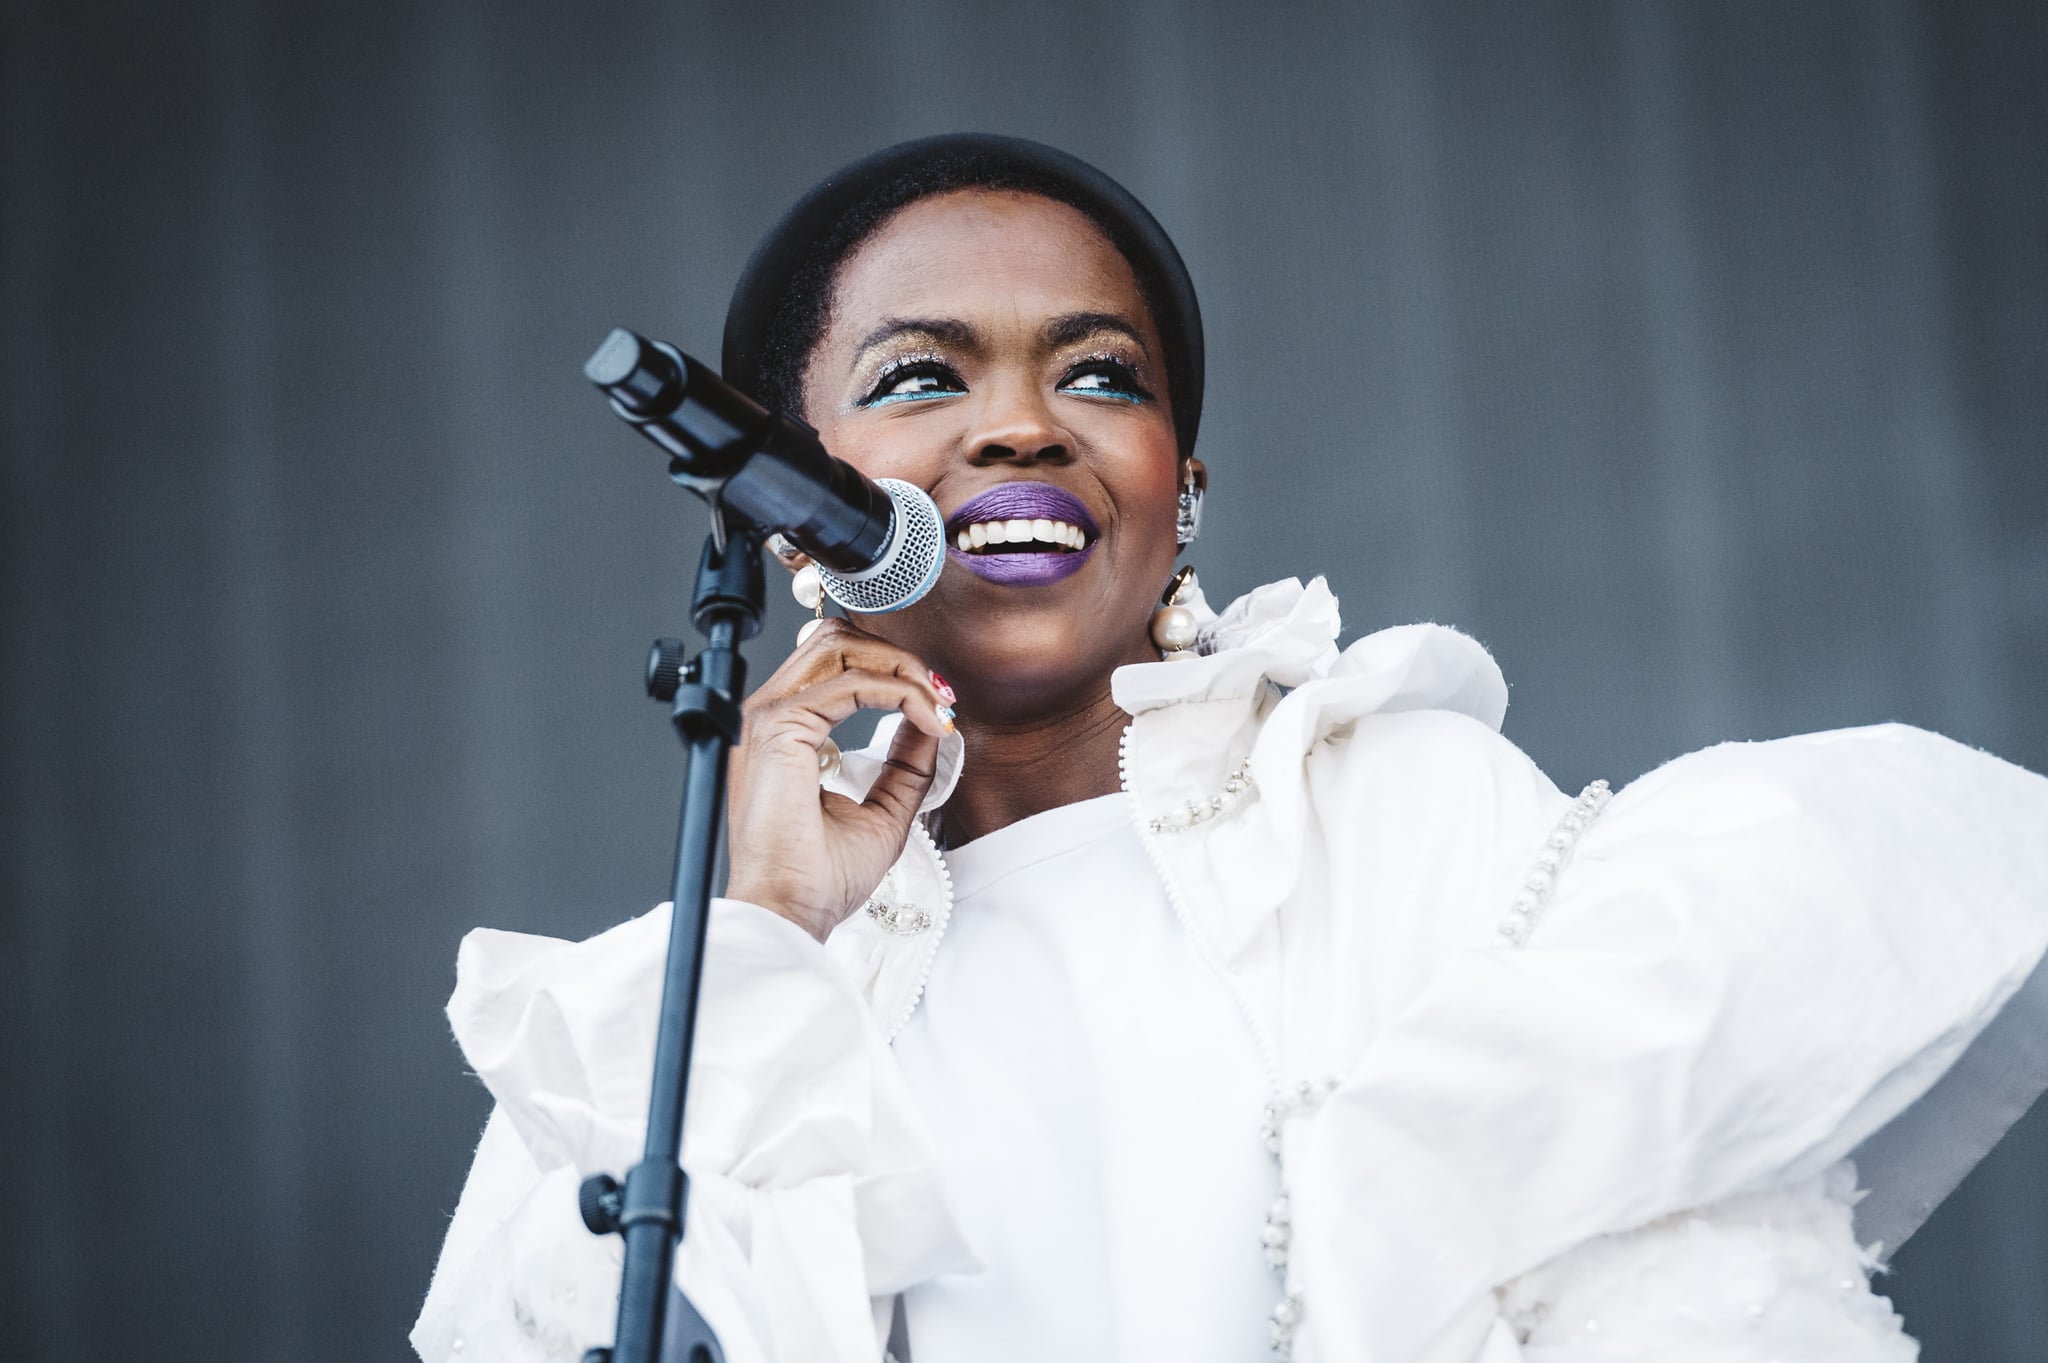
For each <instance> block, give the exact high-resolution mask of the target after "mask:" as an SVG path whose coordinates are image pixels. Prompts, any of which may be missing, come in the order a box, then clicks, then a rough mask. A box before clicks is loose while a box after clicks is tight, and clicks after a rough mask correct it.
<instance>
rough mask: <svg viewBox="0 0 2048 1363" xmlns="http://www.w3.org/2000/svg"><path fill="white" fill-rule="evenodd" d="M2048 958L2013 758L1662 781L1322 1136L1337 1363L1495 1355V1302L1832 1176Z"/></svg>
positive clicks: (1871, 739)
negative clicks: (1521, 943) (1604, 1239)
mask: <svg viewBox="0 0 2048 1363" xmlns="http://www.w3.org/2000/svg"><path fill="white" fill-rule="evenodd" d="M1536 850H1537V848H1535V847H1532V848H1531V849H1530V853H1531V855H1532V857H1533V855H1534V853H1535V851H1536ZM1501 907H1502V908H1504V907H1505V906H1501ZM1487 912H1489V913H1495V912H1497V911H1495V910H1488V911H1487ZM1478 940H1479V934H1477V933H1475V943H1476V942H1477V941H1478ZM2044 945H2048V781H2043V780H2042V779H2041V778H2039V777H2036V776H2033V775H2030V774H2028V773H2026V772H2024V771H2021V770H2020V769H2018V768H2016V767H2012V766H2010V765H2008V764H2006V763H2003V762H2000V761H1998V760H1996V759H1994V758H1991V757H1988V756H1985V755H1984V754H1981V753H1977V752H1974V751H1972V750H1970V749H1967V748H1964V747H1962V746H1960V745H1958V744H1955V743H1951V742H1949V741H1947V740H1945V739H1941V738H1938V737H1935V736H1933V735H1930V734H1926V733H1922V732H1919V731H1917V730H1912V729H1907V728H1903V727H1900V726H1886V727H1882V728H1876V729H1867V730H1854V731H1844V732H1839V733H1832V734H1820V735H1813V736H1809V737H1805V738H1798V739H1787V740H1782V741H1779V742H1774V743H1764V744H1731V745H1725V746H1723V747H1719V748H1714V749H1709V750H1707V751H1705V752H1702V753H1698V754H1694V755H1692V756H1690V757H1686V758H1682V759H1679V760H1678V761H1676V762H1674V763H1672V764H1670V765H1668V766H1666V767H1665V768H1663V769H1661V770H1659V771H1657V772H1655V773H1652V774H1651V775H1650V776H1647V777H1645V778H1643V779H1642V780H1640V781H1638V782H1636V783H1634V784H1633V785H1632V786H1630V787H1629V788H1628V789H1627V790H1624V791H1622V792H1621V793H1620V794H1618V795H1617V796H1616V797H1615V798H1614V800H1613V801H1612V803H1611V804H1610V806H1609V807H1608V809H1607V810H1606V811H1605V813H1603V814H1602V815H1601V816H1600V818H1599V819H1598V820H1597V821H1595V822H1594V824H1593V825H1592V827H1591V828H1590V829H1588V831H1587V832H1586V833H1585V835H1584V836H1583V838H1582V839H1581V840H1580V841H1579V843H1578V845H1577V847H1576V849H1575V851H1574V853H1573V856H1572V859H1571V860H1570V861H1569V862H1567V863H1566V865H1565V866H1564V868H1563V871H1562V872H1561V875H1560V878H1559V880H1558V883H1557V887H1556V890H1555V893H1554V895H1553V897H1552V899H1551V902H1550V905H1549V908H1548V910H1547V916H1546V917H1545V918H1544V919H1543V920H1542V921H1541V922H1540V923H1539V924H1538V925H1537V926H1536V928H1535V930H1534V933H1533V935H1532V937H1531V939H1530V941H1529V943H1528V945H1527V946H1526V947H1523V948H1519V949H1515V948H1507V947H1500V946H1482V945H1474V946H1473V947H1472V948H1470V949H1465V950H1460V951H1459V952H1457V953H1455V954H1454V955H1453V956H1452V957H1451V958H1450V960H1449V961H1448V962H1447V963H1446V964H1445V965H1444V966H1443V968H1442V969H1440V970H1439V971H1437V972H1436V973H1435V975H1434V976H1433V978H1431V980H1430V981H1429V983H1428V984H1427V985H1426V986H1425V987H1424V988H1423V989H1422V991H1421V992H1420V993H1419V994H1418V995H1417V996H1416V997H1415V998H1414V999H1413V1001H1412V1002H1411V1003H1410V1004H1409V1005H1408V1006H1407V1007H1406V1008H1405V1009H1404V1010H1403V1011H1402V1012H1401V1013H1400V1014H1399V1015H1398V1016H1396V1017H1395V1018H1394V1019H1393V1020H1391V1021H1390V1022H1389V1023H1388V1025H1387V1026H1386V1027H1385V1028H1384V1029H1383V1030H1382V1031H1381V1032H1380V1034H1379V1035H1378V1036H1377V1037H1376V1038H1375V1039H1374V1040H1373V1041H1372V1043H1371V1044H1370V1045H1368V1046H1367V1048H1366V1050H1365V1052H1364V1054H1363V1055H1362V1057H1361V1058H1360V1060H1359V1061H1358V1062H1357V1064H1356V1065H1355V1067H1354V1068H1353V1069H1352V1070H1351V1071H1350V1073H1349V1074H1348V1075H1347V1076H1346V1078H1345V1079H1344V1081H1343V1083H1342V1084H1341V1086H1340V1087H1339V1088H1338V1089H1337V1091H1336V1092H1335V1094H1334V1095H1333V1096H1332V1097H1331V1098H1330V1100H1329V1101H1328V1102H1327V1103H1326V1104H1325V1105H1324V1106H1323V1108H1322V1110H1321V1111H1320V1113H1319V1114H1318V1115H1317V1116H1316V1118H1315V1120H1314V1121H1313V1123H1312V1124H1311V1126H1310V1127H1309V1129H1308V1130H1307V1131H1306V1132H1304V1133H1303V1136H1304V1139H1303V1142H1302V1145H1301V1147H1300V1149H1299V1158H1300V1160H1301V1161H1302V1163H1301V1165H1300V1167H1299V1169H1298V1176H1299V1178H1300V1186H1304V1187H1308V1186H1313V1187H1315V1188H1317V1189H1318V1190H1319V1195H1318V1196H1317V1197H1316V1198H1315V1199H1313V1201H1312V1202H1309V1203H1303V1204H1299V1205H1298V1206H1297V1210H1296V1231H1295V1233H1296V1236H1297V1237H1298V1239H1297V1243H1298V1244H1299V1245H1300V1246H1301V1247H1302V1250H1303V1251H1304V1252H1303V1253H1301V1255H1300V1257H1299V1260H1298V1262H1299V1263H1300V1264H1301V1265H1302V1268H1303V1272H1304V1282H1303V1288H1304V1294H1305V1297H1306V1299H1307V1300H1308V1301H1309V1302H1310V1303H1311V1306H1310V1308H1309V1310H1310V1327H1311V1334H1312V1336H1313V1339H1314V1341H1315V1347H1314V1354H1313V1356H1314V1357H1315V1358H1318V1359H1326V1360H1337V1359H1342V1360H1370V1361H1371V1363H1410V1361H1411V1360H1418V1359H1425V1358H1427V1359H1438V1358H1445V1359H1448V1358H1459V1359H1467V1358H1471V1357H1473V1356H1474V1354H1475V1353H1476V1352H1478V1351H1480V1350H1481V1349H1482V1347H1483V1346H1482V1344H1481V1340H1482V1337H1485V1336H1486V1334H1487V1331H1488V1330H1497V1329H1498V1317H1497V1316H1496V1315H1495V1312H1494V1309H1493V1304H1492V1302H1491V1300H1490V1294H1491V1291H1492V1289H1493V1288H1494V1287H1495V1286H1496V1285H1499V1284H1502V1283H1506V1282H1508V1281H1509V1280H1510V1279H1513V1278H1515V1277H1517V1276H1518V1275H1520V1274H1523V1273H1526V1272H1528V1271H1529V1270H1530V1269H1532V1268H1534V1267H1536V1266H1537V1265H1539V1264H1542V1263H1543V1262H1545V1261H1546V1260H1549V1259H1552V1258H1553V1257H1554V1256H1556V1255H1558V1254H1559V1253H1560V1252H1562V1251H1565V1250H1567V1249H1569V1248H1571V1247H1572V1246H1575V1245H1579V1244H1581V1243H1584V1242H1586V1241H1589V1240H1591V1239H1592V1238H1593V1237H1597V1236H1601V1235H1607V1234H1611V1233H1615V1232H1620V1231H1627V1230H1630V1229H1633V1228H1636V1227H1640V1226H1644V1225H1646V1224H1648V1223H1651V1222H1653V1221H1655V1220H1657V1219H1658V1218H1660V1217H1665V1216H1668V1215H1671V1214H1672V1213H1675V1212H1680V1211H1683V1210H1686V1209H1691V1208H1699V1207H1704V1206H1707V1205H1709V1204H1714V1203H1717V1202H1720V1201H1722V1200H1724V1199H1727V1198H1730V1197H1733V1196H1736V1195H1739V1194H1743V1193H1745V1192H1749V1191H1756V1190H1762V1189H1767V1188H1770V1187H1778V1186H1784V1185H1786V1184H1788V1183H1790V1182H1793V1181H1796V1180H1801V1179H1812V1178H1816V1177H1818V1176H1819V1175H1820V1174H1821V1173H1822V1172H1823V1171H1824V1170H1826V1169H1827V1168H1828V1167H1829V1166H1831V1165H1833V1164H1834V1163H1835V1162H1836V1161H1838V1160H1840V1159H1842V1158H1843V1157H1844V1156H1846V1155H1848V1154H1850V1153H1851V1152H1852V1151H1853V1150H1855V1149H1856V1147H1857V1146H1858V1145H1859V1143H1861V1142H1863V1141H1864V1140H1865V1139H1866V1138H1868V1137H1869V1136H1871V1135H1872V1133H1874V1132H1876V1131H1878V1130H1879V1129H1880V1128H1882V1127H1884V1126H1885V1125H1886V1123H1888V1122H1889V1121H1891V1120H1892V1119H1893V1118H1894V1117H1896V1116H1897V1115H1898V1114H1899V1113H1900V1112H1901V1111H1902V1110H1903V1109H1905V1108H1906V1107H1907V1106H1908V1105H1909V1104H1911V1103H1913V1102H1914V1100H1915V1099H1917V1098H1918V1097H1919V1096H1920V1095H1922V1094H1923V1093H1925V1092H1926V1091H1927V1090H1928V1088H1929V1087H1930V1086H1931V1085H1933V1084H1934V1083H1935V1081H1936V1080H1937V1079H1939V1078H1940V1077H1941V1075H1942V1074H1943V1072H1944V1071H1945V1070H1946V1069H1948V1067H1949V1066H1950V1065H1951V1064H1953V1063H1954V1061H1955V1060H1956V1058H1957V1056H1958V1055H1959V1054H1960V1053H1961V1052H1962V1051H1963V1050H1964V1048H1965V1047H1967V1046H1968V1045H1969V1044H1970V1043H1971V1041H1972V1040H1973V1038H1975V1037H1977V1035H1978V1034H1979V1033H1980V1032H1981V1031H1982V1030H1983V1029H1984V1028H1985V1027H1986V1025H1987V1023H1988V1022H1990V1021H1991V1019H1992V1018H1993V1017H1994V1016H1995V1015H1997V1014H1998V1012H1999V1011H2000V1009H2001V1008H2002V1007H2003V1006H2004V1005H2005V1003H2006V1002H2007V1000H2008V999H2009V998H2010V997H2011V996H2012V995H2013V993H2014V991H2015V990H2016V989H2017V988H2018V987H2019V986H2020V984H2021V983H2022V982H2023V981H2024V980H2026V979H2027V978H2028V976H2029V974H2030V972H2032V970H2033V969H2034V967H2035V966H2036V964H2037V962H2039V961H2040V960H2041V958H2042V954H2043V948H2044Z"/></svg>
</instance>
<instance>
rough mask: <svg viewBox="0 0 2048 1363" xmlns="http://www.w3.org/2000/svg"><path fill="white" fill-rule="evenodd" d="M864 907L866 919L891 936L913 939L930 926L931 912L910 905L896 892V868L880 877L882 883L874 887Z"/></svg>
mask: <svg viewBox="0 0 2048 1363" xmlns="http://www.w3.org/2000/svg"><path fill="white" fill-rule="evenodd" d="M864 907H865V908H866V910H867V915H868V917H870V918H872V919H874V920H875V922H876V923H878V924H880V925H881V929H882V931H884V932H886V933H889V934H890V935H891V936H895V937H915V936H917V934H919V933H920V932H923V931H924V930H925V929H926V928H928V927H930V926H931V925H932V915H931V911H930V910H928V909H922V908H919V907H918V906H917V905H916V904H913V903H910V902H909V901H908V899H907V898H905V897H904V896H903V894H902V892H901V891H900V890H898V888H897V886H896V868H895V867H893V866H892V867H890V868H889V871H888V873H887V874H886V875H884V876H883V877H882V883H881V884H879V885H877V886H875V892H874V893H873V894H871V895H869V896H868V902H867V904H866V905H865V906H864Z"/></svg>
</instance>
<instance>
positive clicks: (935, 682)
mask: <svg viewBox="0 0 2048 1363" xmlns="http://www.w3.org/2000/svg"><path fill="white" fill-rule="evenodd" d="M932 690H934V691H936V692H938V693H939V699H940V700H942V701H944V702H946V704H948V705H951V704H952V703H953V702H954V701H956V700H958V699H959V697H958V696H956V695H954V694H953V688H952V687H950V686H948V685H946V679H945V678H944V677H942V676H940V675H939V674H938V673H936V672H934V673H932Z"/></svg>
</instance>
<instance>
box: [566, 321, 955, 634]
mask: <svg viewBox="0 0 2048 1363" xmlns="http://www.w3.org/2000/svg"><path fill="white" fill-rule="evenodd" d="M583 376H584V377H585V378H587V379H589V380H590V381H591V382H592V383H594V384H596V385H597V386H598V388H599V389H601V390H602V391H603V392H604V393H605V395H606V396H608V397H609V398H610V399H611V403H612V410H613V411H615V412H617V413H618V414H619V415H620V416H621V417H623V418H625V420H626V421H627V422H628V423H630V424H631V425H633V426H635V427H637V428H638V429H639V431H640V433H641V434H642V435H644V436H646V437H647V438H648V439H649V440H652V441H653V442H654V443H655V444H657V445H659V446H660V447H661V448H662V449H663V450H666V451H667V452H668V455H669V476H670V477H671V478H673V479H675V481H677V482H678V483H681V484H682V485H683V486H685V487H687V488H689V489H690V490H692V491H693V492H695V493H697V494H698V495H699V496H701V497H703V498H704V499H705V500H706V501H709V502H712V503H713V504H714V505H715V506H718V507H722V508H724V509H725V510H727V511H729V512H733V513H736V514H737V515H739V516H741V517H743V518H744V519H746V520H747V521H749V522H751V523H752V524H754V525H758V526H761V527H763V528H764V529H768V530H778V531H780V532H781V533H782V534H783V535H785V536H786V537H788V538H789V539H790V540H791V541H792V542H793V543H795V544H796V546H797V547H798V548H800V549H802V550H803V551H804V552H805V553H806V554H809V555H810V556H811V559H812V560H813V561H814V562H815V563H816V564H817V565H818V576H819V578H820V579H821V580H822V581H823V582H824V584H825V591H826V593H827V594H828V595H830V596H831V598H832V599H833V600H834V601H837V602H838V603H839V604H840V605H842V606H844V607H846V609H848V610H850V611H857V612H859V613H860V614H863V615H879V614H881V613H883V612H885V611H894V610H901V609H903V608H904V607H905V606H908V605H910V604H911V603H912V602H914V601H916V600H918V599H919V598H920V597H922V596H923V595H924V594H925V593H926V592H928V591H930V590H931V589H932V584H933V583H935V582H937V581H938V580H939V569H940V568H941V567H943V566H944V565H945V562H946V525H945V522H944V521H943V520H941V519H940V517H939V508H938V506H937V505H936V504H935V503H934V502H933V501H932V499H931V496H930V494H928V493H927V492H925V490H924V489H923V488H921V487H918V486H917V485H915V484H914V483H906V482H904V481H902V480H901V479H897V478H883V479H879V480H870V479H869V478H867V477H866V476H865V475H863V474H862V473H861V472H860V470H858V469H856V468H855V467H854V466H853V465H851V464H849V463H847V462H845V461H844V460H841V459H834V458H833V457H832V456H831V455H829V454H827V453H826V452H825V447H824V445H823V444H821V443H820V442H819V440H818V433H817V432H816V431H814V430H812V429H811V428H810V427H809V426H806V425H805V424H804V423H803V422H801V421H798V420H796V419H795V418H794V417H789V416H784V415H782V414H781V413H779V412H770V411H769V410H768V409H767V408H765V407H763V406H761V404H760V403H758V402H755V401H754V400H753V399H752V398H750V397H748V396H747V395H746V394H745V393H742V392H741V391H740V390H739V389H737V388H735V387H733V386H732V385H731V384H729V383H727V382H726V381H725V380H724V379H722V378H720V377H719V376H718V375H717V374H716V373H714V372H712V370H711V369H710V368H709V367H707V366H705V365H703V364H700V363H698V362H697V361H696V360H693V359H691V358H690V357H689V356H688V355H685V354H683V353H682V352H681V351H680V350H677V349H676V348H675V347H674V346H672V345H669V344H668V343H666V342H664V341H650V340H648V339H647V338H646V337H644V336H641V335H638V334H636V333H634V332H631V331H628V330H627V329H626V328H624V327H616V328H614V329H613V330H612V333H611V335H609V336H607V337H605V338H604V341H603V343H602V344H600V345H599V346H598V348H597V351H596V353H595V354H593V355H592V356H591V357H590V360H589V362H588V363H586V364H585V365H584V366H583Z"/></svg>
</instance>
